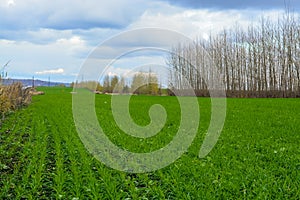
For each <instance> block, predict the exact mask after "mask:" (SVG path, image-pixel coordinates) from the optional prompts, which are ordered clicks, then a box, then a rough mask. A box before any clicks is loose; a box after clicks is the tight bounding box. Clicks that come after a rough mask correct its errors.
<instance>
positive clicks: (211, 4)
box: [162, 0, 300, 11]
mask: <svg viewBox="0 0 300 200" xmlns="http://www.w3.org/2000/svg"><path fill="white" fill-rule="evenodd" d="M162 1H167V2H169V3H170V4H173V5H178V6H182V7H186V8H195V9H196V8H198V9H199V8H212V9H285V8H286V7H289V8H290V9H291V10H297V11H298V10H300V1H299V0H162Z"/></svg>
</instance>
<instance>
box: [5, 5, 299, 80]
mask: <svg viewBox="0 0 300 200" xmlns="http://www.w3.org/2000/svg"><path fill="white" fill-rule="evenodd" d="M286 6H288V7H289V8H290V10H292V11H293V12H297V13H298V12H300V1H299V0H285V1H284V0H249V1H248V0H227V1H224V0H151V1H149V0H109V1H103V0H60V1H56V0H55V1H50V0H0V13H1V14H0V52H1V53H0V70H1V72H2V71H3V69H2V67H3V66H4V65H5V63H6V62H7V61H9V60H11V62H10V63H9V65H8V66H7V67H6V69H5V71H6V72H8V77H10V78H31V77H32V76H35V78H38V79H42V80H48V77H51V80H55V81H63V82H72V81H74V80H75V79H76V76H77V75H78V73H79V71H80V69H81V66H82V65H83V63H84V62H85V60H86V58H87V56H89V55H90V54H91V52H92V51H93V50H95V48H96V47H97V45H99V44H101V43H103V42H104V41H107V40H109V39H111V38H112V37H113V36H115V35H118V34H120V33H122V32H124V31H130V30H134V29H138V28H148V27H154V28H164V29H169V30H174V31H177V32H180V33H182V34H184V35H186V36H188V37H190V38H195V37H203V38H204V39H205V38H207V35H208V34H209V33H212V32H214V33H217V32H218V31H220V30H222V29H223V28H226V27H227V28H228V27H232V26H234V25H235V24H237V23H238V24H240V25H241V26H246V25H247V24H250V23H255V22H258V21H259V19H260V17H261V16H262V15H264V16H268V17H270V18H276V17H277V16H278V14H280V13H283V12H284V10H285V7H286ZM147 37H148V39H149V40H151V39H153V40H155V41H159V40H157V37H159V36H157V35H155V36H147ZM151 37H152V38H151ZM154 37H155V38H154ZM137 38H139V37H137ZM127 40H130V41H131V39H128V38H127ZM139 42H140V43H143V42H145V38H142V39H140V40H138V39H135V41H134V42H133V43H135V45H137V44H138V43H139ZM127 43H128V41H127ZM127 43H126V42H124V41H123V42H119V43H118V44H117V45H111V46H110V47H107V50H106V51H105V52H110V51H116V49H119V50H120V51H122V45H128V44H127ZM111 44H112V43H111ZM102 53H103V52H102ZM156 57H157V58H156ZM158 57H159V56H158V55H156V54H153V53H149V52H148V53H144V54H143V52H140V53H137V54H136V55H131V56H127V57H126V58H124V59H123V60H121V61H119V62H117V63H111V68H110V69H109V74H120V73H127V72H128V66H137V65H139V64H141V65H143V64H145V63H143V62H148V63H151V61H153V60H156V61H157V62H160V63H159V64H163V58H158Z"/></svg>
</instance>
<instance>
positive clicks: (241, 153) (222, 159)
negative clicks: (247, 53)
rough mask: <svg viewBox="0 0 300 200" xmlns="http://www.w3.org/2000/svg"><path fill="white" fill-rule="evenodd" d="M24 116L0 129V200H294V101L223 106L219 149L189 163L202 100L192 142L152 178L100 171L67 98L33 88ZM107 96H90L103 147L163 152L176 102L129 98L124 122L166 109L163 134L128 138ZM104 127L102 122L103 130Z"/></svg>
mask: <svg viewBox="0 0 300 200" xmlns="http://www.w3.org/2000/svg"><path fill="white" fill-rule="evenodd" d="M39 90H43V91H45V95H43V96H34V97H33V99H32V104H31V105H29V106H28V107H27V108H23V109H22V110H19V111H16V112H14V113H12V114H10V115H9V116H8V117H7V119H6V120H5V122H4V123H3V125H2V127H1V129H0V173H1V176H0V199H73V200H78V199H216V198H217V199H253V198H258V199H299V198H300V190H299V185H300V148H299V144H300V143H299V142H300V114H299V113H300V99H292V98H291V99H235V98H229V99H227V116H226V121H225V125H224V129H223V131H222V134H221V136H220V138H219V140H218V143H217V144H216V146H215V147H214V149H213V150H212V151H211V152H210V154H209V155H208V156H207V157H205V158H203V159H199V158H198V153H199V148H200V146H201V144H202V141H203V139H204V135H205V132H206V130H207V129H208V126H209V123H210V106H211V105H210V99H209V98H199V99H198V101H199V105H200V116H201V117H200V126H199V130H198V134H197V136H196V138H195V140H194V142H193V143H192V145H191V146H190V148H189V150H188V152H186V153H185V154H184V155H183V156H182V157H181V158H179V159H178V160H176V161H175V162H174V163H173V164H171V165H169V166H168V167H165V168H163V169H160V170H157V171H155V172H151V173H141V174H133V173H125V172H120V171H117V170H114V169H111V168H108V167H107V166H105V165H104V164H102V163H101V162H99V161H98V160H96V159H95V158H94V157H93V156H92V155H91V154H90V153H89V152H88V151H87V150H86V149H85V147H84V145H83V143H82V142H81V140H80V139H79V136H78V134H77V132H76V127H75V124H74V120H73V115H72V94H71V93H70V92H71V91H72V89H70V88H60V87H53V88H39ZM110 99H111V96H109V95H96V111H97V115H98V118H99V120H101V121H102V128H103V130H104V132H105V133H106V134H107V136H108V137H109V138H110V140H111V141H112V142H113V143H114V144H116V145H118V146H120V147H122V148H125V149H127V150H129V151H133V152H150V151H153V150H156V149H159V148H162V147H163V146H165V145H166V144H168V143H169V142H170V141H171V140H172V138H173V136H174V133H176V131H177V129H178V127H179V122H180V108H179V105H178V102H177V99H176V97H170V96H165V97H159V96H133V97H132V99H131V101H130V113H131V115H132V117H133V119H134V121H135V122H136V123H137V124H140V125H147V124H148V123H149V120H150V119H149V116H148V115H146V114H145V113H148V109H149V107H150V106H151V105H153V104H161V105H163V106H164V107H165V109H166V111H167V114H168V118H167V121H166V124H165V126H164V127H163V129H162V131H161V132H160V133H159V134H157V135H156V136H154V137H151V138H148V139H139V138H133V137H131V136H128V135H126V134H125V133H124V132H122V130H120V129H119V128H118V126H117V125H116V123H115V122H114V120H113V117H112V114H111V108H110ZM103 121H104V122H105V123H103Z"/></svg>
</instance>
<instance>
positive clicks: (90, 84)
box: [71, 70, 168, 95]
mask: <svg viewBox="0 0 300 200" xmlns="http://www.w3.org/2000/svg"><path fill="white" fill-rule="evenodd" d="M128 82H131V83H130V84H129V83H128ZM74 85H76V87H79V88H87V89H89V90H93V91H95V92H99V93H104V94H105V93H108V94H109V93H119V94H129V93H132V94H141V95H167V94H168V91H167V89H162V88H161V87H160V86H159V83H158V79H157V75H156V74H155V73H153V72H151V70H150V71H149V72H137V73H135V74H134V75H133V77H132V79H131V80H130V81H129V80H128V79H126V80H125V78H124V77H119V76H116V75H115V76H112V77H110V76H108V75H106V76H105V77H104V79H103V81H102V82H101V83H100V82H98V81H83V82H79V83H78V82H77V83H76V84H74V83H71V87H74Z"/></svg>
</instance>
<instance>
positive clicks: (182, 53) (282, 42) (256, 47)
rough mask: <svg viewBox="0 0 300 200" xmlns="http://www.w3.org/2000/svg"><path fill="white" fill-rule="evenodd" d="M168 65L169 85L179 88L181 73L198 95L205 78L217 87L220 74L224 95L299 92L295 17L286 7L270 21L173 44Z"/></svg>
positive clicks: (299, 28)
mask: <svg viewBox="0 0 300 200" xmlns="http://www.w3.org/2000/svg"><path fill="white" fill-rule="evenodd" d="M208 56H209V57H210V60H211V61H213V62H212V63H207V60H208V59H207V57H208ZM168 64H169V65H170V66H171V68H172V70H171V73H170V88H173V89H179V90H180V89H185V87H184V85H185V83H184V78H186V79H187V80H188V81H189V83H190V84H191V86H192V88H193V89H194V90H195V92H196V94H197V95H198V96H209V93H208V85H207V81H210V82H211V83H212V84H211V87H210V89H216V90H217V89H218V88H217V87H215V86H214V81H215V80H217V79H218V80H219V79H220V80H221V81H222V82H223V83H224V87H225V88H224V89H225V90H226V95H227V97H300V23H299V18H297V17H296V15H295V14H291V13H289V12H288V11H287V12H286V13H285V14H284V15H282V16H280V17H278V20H276V22H274V20H269V19H267V18H264V17H262V18H261V21H260V25H250V26H249V27H248V28H246V29H245V28H241V27H240V26H238V25H236V27H234V28H231V29H225V30H223V31H222V33H221V34H218V35H210V37H209V39H208V40H200V39H198V40H195V41H194V42H193V43H192V44H178V46H176V47H175V48H173V52H172V53H171V55H170V57H169V58H168ZM212 64H213V65H215V66H216V68H217V71H216V70H213V68H212V67H211V65H212Z"/></svg>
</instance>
